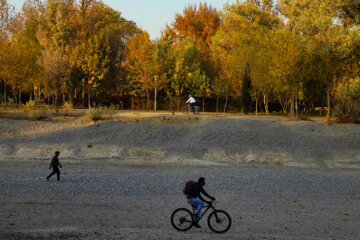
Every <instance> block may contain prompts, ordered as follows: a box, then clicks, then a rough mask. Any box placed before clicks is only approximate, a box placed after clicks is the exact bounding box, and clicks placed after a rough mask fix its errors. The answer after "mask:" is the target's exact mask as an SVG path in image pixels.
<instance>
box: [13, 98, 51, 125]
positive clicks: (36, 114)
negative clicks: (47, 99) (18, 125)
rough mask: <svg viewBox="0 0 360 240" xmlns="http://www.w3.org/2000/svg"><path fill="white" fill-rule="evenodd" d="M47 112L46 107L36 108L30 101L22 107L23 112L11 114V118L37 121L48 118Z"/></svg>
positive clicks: (33, 102)
mask: <svg viewBox="0 0 360 240" xmlns="http://www.w3.org/2000/svg"><path fill="white" fill-rule="evenodd" d="M48 115H49V110H48V108H47V107H46V106H44V107H41V108H36V104H35V101H32V100H30V101H29V102H27V103H26V104H25V105H24V110H23V111H16V112H13V113H11V117H12V118H15V119H19V120H30V121H37V120H41V119H44V118H46V117H48Z"/></svg>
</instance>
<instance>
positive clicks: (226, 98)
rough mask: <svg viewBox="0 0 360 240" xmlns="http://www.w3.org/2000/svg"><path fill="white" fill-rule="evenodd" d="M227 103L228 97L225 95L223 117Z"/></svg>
mask: <svg viewBox="0 0 360 240" xmlns="http://www.w3.org/2000/svg"><path fill="white" fill-rule="evenodd" d="M227 103H228V95H227V94H226V95H225V105H224V115H225V112H226V108H227Z"/></svg>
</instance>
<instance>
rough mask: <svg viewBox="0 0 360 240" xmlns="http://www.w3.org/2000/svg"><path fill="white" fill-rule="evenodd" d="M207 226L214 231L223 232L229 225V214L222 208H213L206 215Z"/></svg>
mask: <svg viewBox="0 0 360 240" xmlns="http://www.w3.org/2000/svg"><path fill="white" fill-rule="evenodd" d="M208 225H209V228H210V229H211V230H212V231H213V232H215V233H224V232H226V231H228V230H229V229H230V227H231V218H230V215H229V214H228V213H227V212H225V211H223V210H215V211H213V212H212V213H210V215H209V217H208Z"/></svg>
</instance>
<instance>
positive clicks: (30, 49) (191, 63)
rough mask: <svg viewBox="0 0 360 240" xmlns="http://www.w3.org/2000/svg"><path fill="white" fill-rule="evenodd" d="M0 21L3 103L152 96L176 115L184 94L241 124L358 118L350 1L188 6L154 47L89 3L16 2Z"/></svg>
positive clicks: (359, 17)
mask: <svg viewBox="0 0 360 240" xmlns="http://www.w3.org/2000/svg"><path fill="white" fill-rule="evenodd" d="M0 11H1V16H0V17H1V18H0V24H1V25H0V34H1V35H0V52H1V58H0V81H1V82H3V89H4V91H3V97H2V99H3V100H2V101H4V102H6V101H7V99H8V98H9V95H10V96H11V97H12V98H14V99H15V100H16V101H17V102H19V101H20V99H21V96H22V94H27V95H28V96H29V98H31V99H37V100H39V99H44V98H46V99H47V100H48V101H49V98H50V97H52V98H53V102H55V105H58V104H59V103H58V101H60V100H61V102H62V103H64V102H65V101H68V102H71V103H73V102H74V101H75V102H77V103H82V104H88V105H89V106H90V102H91V99H92V98H93V97H96V98H106V97H109V96H113V97H114V96H123V95H127V96H141V97H146V102H147V104H146V108H147V109H150V108H152V107H151V106H150V101H151V100H150V99H152V98H153V97H154V94H155V93H156V94H157V98H158V99H160V101H161V102H166V103H167V104H168V106H169V108H172V109H173V110H175V109H179V108H180V99H183V98H184V97H186V96H187V95H188V94H192V95H194V96H196V97H197V98H198V99H199V100H200V99H202V103H203V106H202V109H203V110H205V109H206V106H205V100H204V99H210V98H211V99H213V100H214V101H212V102H216V110H217V111H218V110H219V104H218V102H219V99H223V100H224V101H223V103H224V105H223V106H222V107H223V108H222V109H223V111H226V109H227V105H228V99H229V98H231V99H235V100H236V101H238V102H239V104H241V106H242V110H243V112H244V113H248V112H249V111H253V112H256V113H257V112H258V111H259V109H264V111H265V112H266V113H269V112H271V108H270V107H269V106H270V103H277V104H278V105H279V106H281V108H282V110H283V112H285V113H289V114H295V113H297V112H298V111H299V110H305V109H308V110H311V108H313V107H315V106H317V107H321V109H322V110H325V109H326V110H327V116H328V117H330V114H331V113H333V114H334V115H336V116H337V117H339V118H344V119H349V120H356V119H359V118H360V75H359V74H360V29H359V24H360V4H359V3H358V1H357V0H279V1H277V4H276V5H275V4H274V2H273V1H272V0H247V1H244V2H240V1H237V2H236V3H234V4H227V5H224V8H223V9H222V10H221V11H219V12H218V11H216V9H214V8H212V7H211V6H209V5H207V4H206V3H200V4H199V5H198V6H197V5H189V6H187V7H186V8H185V9H184V10H183V12H182V13H181V14H177V15H176V16H175V19H174V21H173V23H172V24H170V25H169V26H166V28H165V29H164V30H163V32H162V35H161V37H160V39H157V40H155V41H152V40H151V39H150V36H149V34H148V33H147V32H146V31H142V30H140V29H138V28H137V27H136V24H135V23H133V22H131V21H127V20H126V19H124V18H122V17H121V14H120V13H119V12H117V11H115V10H113V9H111V8H110V7H108V6H106V5H104V4H103V3H102V2H101V1H96V0H81V1H75V0H74V1H71V0H48V1H45V2H44V3H43V2H42V1H40V0H27V1H26V2H25V4H24V6H23V8H22V11H21V12H20V13H16V14H15V13H14V11H13V10H12V8H11V6H10V5H9V4H8V3H7V2H6V0H0ZM215 100H216V101H215ZM86 101H87V103H86ZM260 106H262V107H260Z"/></svg>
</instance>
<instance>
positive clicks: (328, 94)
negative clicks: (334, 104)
mask: <svg viewBox="0 0 360 240" xmlns="http://www.w3.org/2000/svg"><path fill="white" fill-rule="evenodd" d="M327 107H328V109H327V115H326V120H327V121H329V120H330V90H329V89H328V90H327Z"/></svg>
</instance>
